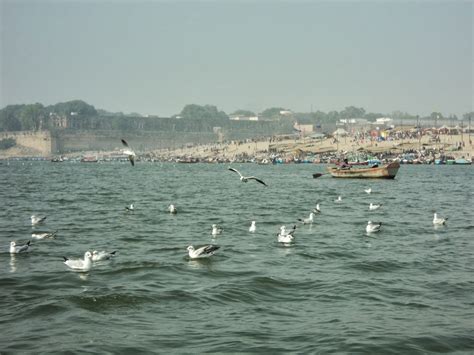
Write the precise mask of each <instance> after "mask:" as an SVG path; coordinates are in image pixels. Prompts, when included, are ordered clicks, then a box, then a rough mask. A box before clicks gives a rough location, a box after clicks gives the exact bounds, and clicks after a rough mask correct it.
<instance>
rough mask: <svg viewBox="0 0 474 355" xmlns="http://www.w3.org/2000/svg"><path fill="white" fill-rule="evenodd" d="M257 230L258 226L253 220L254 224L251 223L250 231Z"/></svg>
mask: <svg viewBox="0 0 474 355" xmlns="http://www.w3.org/2000/svg"><path fill="white" fill-rule="evenodd" d="M256 230H257V226H256V225H255V221H252V224H250V227H249V232H252V233H255V231H256Z"/></svg>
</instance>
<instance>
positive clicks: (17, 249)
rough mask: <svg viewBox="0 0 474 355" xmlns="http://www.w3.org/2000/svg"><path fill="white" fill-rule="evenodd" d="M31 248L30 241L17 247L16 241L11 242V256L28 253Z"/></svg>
mask: <svg viewBox="0 0 474 355" xmlns="http://www.w3.org/2000/svg"><path fill="white" fill-rule="evenodd" d="M29 247H30V241H28V242H26V244H20V245H17V244H16V243H15V242H14V241H12V242H10V254H18V253H26V252H27V251H28V249H29Z"/></svg>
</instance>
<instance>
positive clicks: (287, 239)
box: [278, 226, 296, 243]
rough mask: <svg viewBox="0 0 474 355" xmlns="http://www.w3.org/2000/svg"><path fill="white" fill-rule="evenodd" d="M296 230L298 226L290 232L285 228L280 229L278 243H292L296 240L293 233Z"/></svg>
mask: <svg viewBox="0 0 474 355" xmlns="http://www.w3.org/2000/svg"><path fill="white" fill-rule="evenodd" d="M295 230H296V226H293V229H292V230H290V231H287V230H286V227H285V226H281V227H280V233H278V242H279V243H291V242H293V240H294V239H295V237H294V235H293V233H294V232H295Z"/></svg>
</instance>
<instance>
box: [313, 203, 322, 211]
mask: <svg viewBox="0 0 474 355" xmlns="http://www.w3.org/2000/svg"><path fill="white" fill-rule="evenodd" d="M313 213H321V208H320V207H319V202H318V203H317V204H316V208H314V209H313Z"/></svg>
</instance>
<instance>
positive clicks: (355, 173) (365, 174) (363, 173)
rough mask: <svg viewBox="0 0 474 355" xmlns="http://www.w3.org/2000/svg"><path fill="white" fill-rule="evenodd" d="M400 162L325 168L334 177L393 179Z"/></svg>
mask: <svg viewBox="0 0 474 355" xmlns="http://www.w3.org/2000/svg"><path fill="white" fill-rule="evenodd" d="M399 168H400V163H399V162H398V161H395V162H392V163H389V164H384V165H381V166H377V167H371V168H360V169H358V168H352V167H351V168H350V169H341V168H335V167H329V168H327V170H328V172H329V174H331V175H332V177H335V178H355V179H394V178H395V175H397V172H398V169H399Z"/></svg>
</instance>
